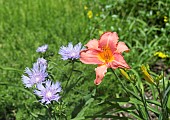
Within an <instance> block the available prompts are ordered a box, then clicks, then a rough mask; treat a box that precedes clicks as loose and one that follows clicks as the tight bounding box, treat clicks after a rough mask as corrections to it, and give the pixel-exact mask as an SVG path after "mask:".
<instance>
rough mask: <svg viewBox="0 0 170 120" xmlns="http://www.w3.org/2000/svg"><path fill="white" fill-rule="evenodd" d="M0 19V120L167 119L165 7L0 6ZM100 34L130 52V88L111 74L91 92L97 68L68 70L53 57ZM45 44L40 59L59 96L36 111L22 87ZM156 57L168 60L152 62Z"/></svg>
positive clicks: (31, 2)
mask: <svg viewBox="0 0 170 120" xmlns="http://www.w3.org/2000/svg"><path fill="white" fill-rule="evenodd" d="M89 11H91V12H90V17H89V14H88V13H89ZM0 13H1V14H0V49H1V50H0V54H1V56H0V58H1V61H0V76H1V78H0V79H1V80H0V91H1V92H0V99H1V100H0V119H2V120H3V119H5V120H7V119H18V120H20V119H31V120H32V119H44V120H46V119H52V118H55V117H56V119H73V120H77V119H79V120H80V119H92V118H112V119H119V118H120V117H121V116H123V117H122V118H121V119H134V118H136V119H147V118H148V119H149V117H150V118H151V119H152V117H153V118H155V117H157V118H159V119H165V118H163V117H164V116H167V115H168V113H167V111H168V110H169V111H170V105H169V103H170V102H168V101H170V92H169V90H170V88H169V77H170V76H169V75H170V74H169V72H170V68H169V65H170V61H169V59H170V58H169V56H170V53H169V51H170V49H169V48H170V44H169V38H170V34H169V33H170V32H169V31H170V1H169V0H156V1H154V0H150V1H148V0H131V1H129V0H126V1H125V0H115V1H112V0H107V1H105V0H98V1H97V0H94V1H76V0H73V1H71V0H70V1H68V0H48V1H43V0H13V1H11V0H0ZM105 31H114V32H117V33H118V35H119V37H120V38H119V39H120V41H124V42H125V43H126V44H127V45H128V47H129V48H130V52H129V53H126V54H124V57H125V59H126V62H127V63H128V64H129V65H130V66H131V69H130V70H129V71H125V72H126V73H128V75H129V77H130V80H131V81H128V80H126V77H123V76H122V75H121V73H120V71H119V70H115V71H114V72H113V71H112V70H111V69H109V70H108V72H107V74H106V76H105V78H104V79H103V81H102V83H101V84H100V85H99V86H96V85H94V82H93V81H94V79H95V72H94V69H95V67H96V66H95V65H84V64H81V63H80V62H79V61H76V62H74V64H73V63H72V61H63V60H62V59H61V56H60V55H58V51H59V48H60V46H62V45H67V44H68V43H69V42H72V43H73V44H77V43H78V42H81V43H82V44H83V45H85V44H86V43H87V42H88V41H89V40H90V39H94V38H96V39H98V38H99V36H100V35H101V34H102V33H103V32H105ZM43 44H48V45H49V49H48V51H47V54H46V56H44V57H45V58H46V59H47V60H48V61H49V62H48V73H49V74H50V76H51V79H53V81H54V82H55V81H60V82H61V84H62V85H61V86H62V88H63V92H62V93H61V96H62V99H61V101H60V102H59V103H57V102H56V103H55V102H54V103H53V104H51V105H44V104H42V103H40V102H39V101H38V100H39V98H38V97H37V96H36V95H34V93H33V89H28V88H24V85H23V83H22V81H21V76H22V74H23V73H24V69H25V68H26V67H30V68H31V66H32V64H33V63H34V62H35V61H36V59H37V58H38V57H40V54H38V53H36V52H35V51H36V49H37V47H39V46H41V45H43ZM156 52H162V53H163V54H165V55H167V57H166V58H161V57H159V56H154V54H155V53H156ZM142 64H145V65H146V64H149V66H150V69H149V68H148V67H146V68H147V69H146V70H147V72H148V74H147V75H150V76H151V77H152V78H153V79H154V84H151V83H147V82H145V80H144V78H146V77H144V76H143V74H144V72H142V71H141V69H140V67H141V66H142ZM73 65H74V66H73ZM122 85H123V86H124V87H122ZM167 103H168V104H167ZM160 113H161V114H160ZM148 114H149V116H148ZM159 114H160V115H159ZM163 115H164V116H163Z"/></svg>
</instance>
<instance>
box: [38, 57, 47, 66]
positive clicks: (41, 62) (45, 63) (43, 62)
mask: <svg viewBox="0 0 170 120" xmlns="http://www.w3.org/2000/svg"><path fill="white" fill-rule="evenodd" d="M37 63H38V64H41V65H45V66H47V60H46V59H44V58H38V59H37Z"/></svg>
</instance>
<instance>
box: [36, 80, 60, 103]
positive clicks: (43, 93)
mask: <svg viewBox="0 0 170 120" xmlns="http://www.w3.org/2000/svg"><path fill="white" fill-rule="evenodd" d="M37 89H38V90H35V91H34V93H35V94H36V95H38V96H39V97H41V98H42V99H41V102H42V103H45V104H49V103H51V101H57V102H58V100H59V98H60V96H59V92H61V86H60V83H59V82H56V83H52V82H51V81H50V80H48V81H46V83H45V86H44V85H43V84H42V83H39V84H37Z"/></svg>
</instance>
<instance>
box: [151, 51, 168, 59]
mask: <svg viewBox="0 0 170 120" xmlns="http://www.w3.org/2000/svg"><path fill="white" fill-rule="evenodd" d="M154 56H158V57H160V58H162V59H164V58H167V57H168V55H166V54H164V53H163V52H156V53H155V54H154Z"/></svg>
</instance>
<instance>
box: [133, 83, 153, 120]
mask: <svg viewBox="0 0 170 120" xmlns="http://www.w3.org/2000/svg"><path fill="white" fill-rule="evenodd" d="M135 87H136V89H137V90H138V92H139V94H140V97H141V98H142V103H143V105H144V108H145V112H146V113H147V116H148V118H149V120H151V118H150V115H149V112H148V109H147V103H146V99H145V96H144V95H143V94H142V91H141V90H140V89H139V88H138V87H137V86H135Z"/></svg>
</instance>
